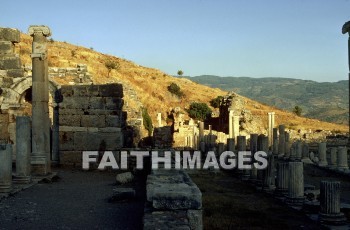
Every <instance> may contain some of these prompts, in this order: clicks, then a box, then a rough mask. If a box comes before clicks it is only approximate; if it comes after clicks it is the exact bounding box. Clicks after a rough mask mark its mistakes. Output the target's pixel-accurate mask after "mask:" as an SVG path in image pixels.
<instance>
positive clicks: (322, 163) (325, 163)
mask: <svg viewBox="0 0 350 230" xmlns="http://www.w3.org/2000/svg"><path fill="white" fill-rule="evenodd" d="M317 165H318V166H320V167H326V166H328V163H327V162H324V161H321V162H318V164H317Z"/></svg>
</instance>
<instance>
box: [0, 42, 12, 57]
mask: <svg viewBox="0 0 350 230" xmlns="http://www.w3.org/2000/svg"><path fill="white" fill-rule="evenodd" d="M0 54H13V43H12V42H10V41H0Z"/></svg>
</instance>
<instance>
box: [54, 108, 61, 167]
mask: <svg viewBox="0 0 350 230" xmlns="http://www.w3.org/2000/svg"><path fill="white" fill-rule="evenodd" d="M59 131H60V130H59V107H58V106H55V107H54V108H53V125H52V163H53V164H55V165H58V164H59V163H60V137H59Z"/></svg>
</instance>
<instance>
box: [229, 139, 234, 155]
mask: <svg viewBox="0 0 350 230" xmlns="http://www.w3.org/2000/svg"><path fill="white" fill-rule="evenodd" d="M227 150H228V151H231V152H234V151H235V139H233V138H227Z"/></svg>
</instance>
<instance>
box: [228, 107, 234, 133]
mask: <svg viewBox="0 0 350 230" xmlns="http://www.w3.org/2000/svg"><path fill="white" fill-rule="evenodd" d="M228 135H229V138H234V136H233V110H231V109H229V113H228Z"/></svg>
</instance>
